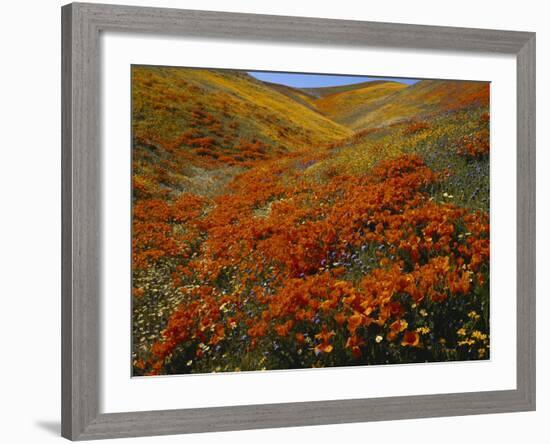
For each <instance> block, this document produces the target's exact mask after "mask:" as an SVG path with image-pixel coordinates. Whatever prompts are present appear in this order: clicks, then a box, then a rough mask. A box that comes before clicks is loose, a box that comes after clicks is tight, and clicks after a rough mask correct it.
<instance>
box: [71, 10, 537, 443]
mask: <svg viewBox="0 0 550 444" xmlns="http://www.w3.org/2000/svg"><path fill="white" fill-rule="evenodd" d="M102 31H117V32H132V33H156V34H165V35H166V34H171V35H181V36H201V37H216V38H224V39H236V38H237V39H241V40H242V39H249V40H255V41H269V40H276V41H283V42H296V43H315V44H326V45H333V46H334V45H337V46H377V47H391V48H418V49H428V50H442V51H449V50H459V51H463V52H486V53H501V54H512V55H515V56H516V57H517V123H518V126H517V192H518V194H517V229H518V231H517V388H516V390H504V391H490V392H475V393H454V394H438V395H422V396H403V397H388V398H376V399H353V400H337V401H318V402H299V403H284V404H265V405H254V406H236V407H214V408H199V409H182V410H163V411H148V412H127V413H101V412H100V411H99V383H100V381H99V358H100V353H99V334H100V327H99V326H100V310H99V308H100V307H99V304H100V294H99V292H100V279H101V276H100V245H101V242H100V240H101V227H100V208H101V205H100V191H99V190H100V173H101V159H100V137H99V134H100V128H99V122H100V116H99V112H100V111H99V110H100V103H99V79H100V71H99V70H100V57H101V54H100V46H99V35H100V33H101V32H102ZM62 108H63V111H62V140H63V141H62V435H63V436H64V437H66V438H69V439H73V440H82V439H97V438H114V437H133V436H145V435H161V434H174V433H196V432H213V431H225V430H244V429H254V428H268V427H285V426H304V425H316V424H331V423H332V424H334V423H350V422H362V421H379V420H390V419H404V418H422V417H437V416H451V415H470V414H480V413H498V412H515V411H528V410H534V409H535V34H534V33H530V32H514V31H496V30H482V29H468V28H449V27H434V26H419V25H404V24H391V23H371V22H360V21H343V20H329V19H316V18H298V17H283V16H268V15H251V14H238V13H225V12H206V11H189V10H175V9H159V8H142V7H129V6H115V5H102V4H86V3H73V4H69V5H66V6H64V7H63V8H62Z"/></svg>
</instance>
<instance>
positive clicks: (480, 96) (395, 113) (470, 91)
mask: <svg viewBox="0 0 550 444" xmlns="http://www.w3.org/2000/svg"><path fill="white" fill-rule="evenodd" d="M488 103H489V85H488V83H486V82H465V81H455V80H422V81H420V82H418V83H416V84H414V85H411V86H408V87H407V88H403V89H401V90H400V91H398V92H396V94H393V95H388V96H386V97H384V98H382V100H379V101H376V102H374V103H373V104H372V106H367V107H365V108H363V110H362V111H363V113H362V115H359V114H357V115H356V119H355V120H354V122H353V124H352V127H353V128H354V129H356V130H358V129H365V128H375V127H377V126H383V125H391V124H393V123H396V122H402V121H405V120H410V119H412V118H415V119H422V118H425V117H427V116H430V115H435V114H438V113H441V112H445V111H452V110H457V109H460V108H465V107H467V106H470V105H478V106H482V105H483V106H484V105H488Z"/></svg>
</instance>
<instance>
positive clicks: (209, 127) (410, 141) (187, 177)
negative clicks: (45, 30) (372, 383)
mask: <svg viewBox="0 0 550 444" xmlns="http://www.w3.org/2000/svg"><path fill="white" fill-rule="evenodd" d="M366 74H370V73H366ZM373 74H374V73H373ZM376 74H378V73H376ZM131 76H132V79H131V89H132V91H131V93H132V109H131V112H132V115H131V119H132V296H131V297H132V374H133V376H150V375H176V374H189V373H212V372H238V371H262V370H286V369H312V368H322V367H349V366H360V365H389V364H413V363H416V364H418V363H427V362H449V361H465V360H485V359H489V357H490V332H489V326H490V323H489V312H490V309H489V250H490V241H489V211H490V208H489V204H490V199H489V196H490V194H489V191H490V190H489V185H490V175H489V172H490V168H489V148H490V142H489V134H490V131H489V128H490V113H489V111H490V110H489V93H490V84H489V83H488V82H477V81H465V80H439V79H434V80H426V79H413V78H392V77H380V76H368V75H365V76H348V75H333V74H330V75H328V74H316V73H311V74H306V73H290V72H288V73H284V72H261V71H237V70H222V69H200V68H182V67H163V66H142V65H134V66H132V69H131Z"/></svg>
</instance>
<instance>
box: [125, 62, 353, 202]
mask: <svg viewBox="0 0 550 444" xmlns="http://www.w3.org/2000/svg"><path fill="white" fill-rule="evenodd" d="M132 112H133V116H132V117H133V118H132V131H133V148H134V150H133V155H134V191H135V192H136V193H137V194H138V195H139V194H142V195H145V196H150V195H159V193H160V194H162V193H165V194H166V193H170V192H172V191H175V192H176V193H178V192H180V191H193V192H198V193H200V194H203V193H205V192H211V191H212V188H213V187H214V184H219V183H220V180H221V183H223V182H224V180H223V177H226V176H227V178H229V177H231V176H232V173H233V171H230V170H228V168H229V169H231V168H232V169H233V170H238V169H239V168H241V167H243V166H246V163H247V162H250V161H254V160H259V159H267V158H269V157H271V156H274V155H280V154H281V153H285V152H288V151H292V150H298V149H300V148H303V147H307V146H311V145H317V144H325V143H327V142H330V141H335V140H339V139H341V138H342V137H345V136H348V135H350V134H351V131H350V130H349V129H348V128H345V127H343V126H341V125H339V124H338V123H336V122H333V121H332V120H330V119H328V118H326V117H324V116H322V115H321V114H319V113H318V112H315V111H313V110H311V109H310V108H308V107H307V106H305V105H304V104H301V103H299V102H298V101H296V100H294V99H292V98H290V97H289V96H288V95H285V94H281V93H280V92H277V91H275V90H274V89H272V88H270V87H269V86H267V85H265V84H263V83H262V82H260V81H258V80H256V79H254V78H252V77H250V76H249V75H247V74H245V73H240V72H234V71H220V70H202V69H178V68H168V67H150V66H134V67H133V68H132ZM218 168H222V169H223V171H221V172H220V171H217V172H215V173H213V172H212V170H215V169H218ZM212 174H214V176H215V177H212ZM216 174H217V175H216ZM220 174H221V176H220ZM200 179H204V180H200Z"/></svg>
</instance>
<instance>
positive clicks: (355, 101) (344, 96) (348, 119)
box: [315, 81, 407, 129]
mask: <svg viewBox="0 0 550 444" xmlns="http://www.w3.org/2000/svg"><path fill="white" fill-rule="evenodd" d="M348 86H349V85H348ZM352 86H354V88H350V87H348V88H343V87H332V88H325V89H327V90H330V92H328V91H327V92H322V93H321V94H320V98H319V99H317V100H316V101H315V106H316V107H317V109H318V110H319V111H320V112H321V113H322V114H324V115H326V116H327V117H330V118H331V119H333V120H334V121H336V122H338V123H341V124H342V125H345V126H347V127H349V128H352V129H357V128H358V127H360V125H359V124H358V122H360V121H361V119H363V118H364V116H366V115H367V114H368V113H370V112H372V111H373V110H375V109H377V108H378V107H379V106H380V105H381V104H382V103H386V101H389V100H391V99H392V96H393V95H394V94H396V93H397V92H399V91H403V90H405V89H407V85H405V84H403V83H399V82H389V81H374V82H366V83H361V84H356V85H352Z"/></svg>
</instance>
